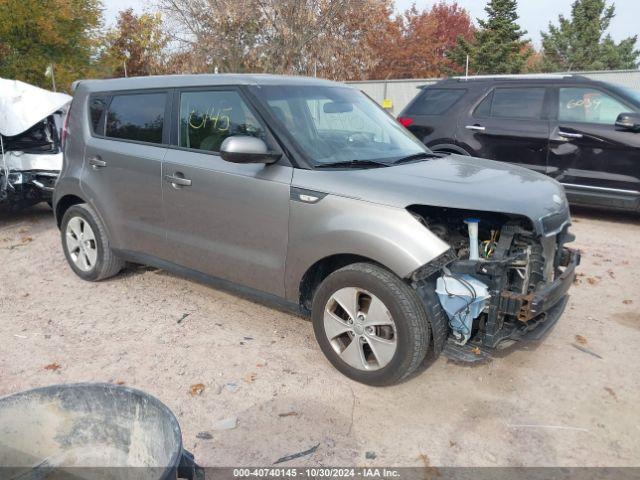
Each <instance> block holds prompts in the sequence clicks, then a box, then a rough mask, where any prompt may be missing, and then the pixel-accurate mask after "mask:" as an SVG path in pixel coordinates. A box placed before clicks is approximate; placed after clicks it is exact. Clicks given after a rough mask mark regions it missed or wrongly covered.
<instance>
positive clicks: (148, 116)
mask: <svg viewBox="0 0 640 480" xmlns="http://www.w3.org/2000/svg"><path fill="white" fill-rule="evenodd" d="M166 98H167V95H166V94H165V93H140V94H126V95H114V96H113V98H112V99H111V103H110V104H109V111H108V112H107V125H106V127H107V128H106V136H107V137H110V138H120V139H123V140H135V141H138V142H149V143H162V127H163V124H164V108H165V102H166Z"/></svg>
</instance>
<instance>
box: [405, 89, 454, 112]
mask: <svg viewBox="0 0 640 480" xmlns="http://www.w3.org/2000/svg"><path fill="white" fill-rule="evenodd" d="M465 92H466V90H462V89H452V88H426V89H424V90H423V92H422V93H421V94H420V96H419V97H418V98H417V99H416V101H415V102H413V104H412V105H411V107H409V110H407V114H409V115H441V114H443V113H445V112H446V111H447V110H449V109H450V108H451V107H453V105H455V103H456V102H457V101H458V100H460V98H462V96H463V95H464V94H465Z"/></svg>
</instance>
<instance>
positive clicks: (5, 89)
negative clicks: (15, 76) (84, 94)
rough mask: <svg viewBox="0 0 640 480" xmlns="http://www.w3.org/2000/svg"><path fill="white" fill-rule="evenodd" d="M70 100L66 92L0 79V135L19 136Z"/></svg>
mask: <svg viewBox="0 0 640 480" xmlns="http://www.w3.org/2000/svg"><path fill="white" fill-rule="evenodd" d="M70 101H71V97H70V96H69V95H67V94H66V93H56V92H50V91H49V90H44V89H42V88H39V87H34V86H33V85H29V84H28V83H24V82H20V81H18V80H6V79H4V78H0V135H4V136H5V137H13V136H15V135H19V134H21V133H22V132H25V131H26V130H28V129H29V128H31V127H32V126H34V125H35V124H36V123H38V122H39V121H41V120H42V119H44V118H46V117H48V116H49V115H51V114H52V113H54V112H55V111H57V110H60V109H61V108H62V107H64V106H65V105H66V104H67V103H69V102H70Z"/></svg>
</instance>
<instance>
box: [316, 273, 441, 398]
mask: <svg viewBox="0 0 640 480" xmlns="http://www.w3.org/2000/svg"><path fill="white" fill-rule="evenodd" d="M312 320H313V329H314V333H315V336H316V339H317V341H318V343H319V345H320V348H321V349H322V351H323V353H324V354H325V356H326V357H327V359H328V360H329V361H330V362H331V363H332V364H333V365H334V366H335V367H336V368H337V369H338V370H339V371H340V372H342V373H343V374H344V375H346V376H348V377H349V378H352V379H353V380H356V381H358V382H362V383H366V384H368V385H377V386H381V385H390V384H393V383H397V382H399V381H401V380H402V379H404V378H406V377H407V376H408V375H410V374H411V373H412V372H414V371H415V370H416V368H417V367H418V366H419V365H420V363H421V362H422V361H423V360H424V357H425V355H426V353H427V350H428V348H429V340H430V329H429V322H428V320H427V317H426V314H425V311H424V308H423V307H422V304H421V302H420V299H419V298H418V296H417V294H416V292H415V291H414V290H413V289H412V288H411V287H410V286H409V285H407V284H406V283H405V282H403V281H402V280H401V279H400V278H398V277H397V276H395V275H394V274H393V273H391V272H388V271H387V270H385V269H384V268H381V267H379V266H377V265H372V264H367V263H356V264H352V265H348V266H346V267H344V268H341V269H340V270H337V271H335V272H333V273H332V274H331V275H329V276H328V277H327V278H326V279H325V280H324V281H323V282H322V283H321V284H320V286H319V287H318V289H317V291H316V293H315V296H314V299H313V308H312Z"/></svg>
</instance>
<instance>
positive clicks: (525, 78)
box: [425, 74, 593, 87]
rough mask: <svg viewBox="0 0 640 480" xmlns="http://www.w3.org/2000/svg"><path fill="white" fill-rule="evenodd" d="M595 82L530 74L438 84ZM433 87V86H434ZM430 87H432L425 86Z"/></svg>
mask: <svg viewBox="0 0 640 480" xmlns="http://www.w3.org/2000/svg"><path fill="white" fill-rule="evenodd" d="M563 81H570V82H576V81H577V82H593V80H590V79H589V78H587V77H584V76H582V75H571V74H530V75H474V76H470V77H449V78H445V79H443V80H441V81H439V82H438V84H443V83H446V84H450V83H456V84H479V85H481V84H487V83H497V82H500V83H503V82H504V83H509V82H514V83H521V82H527V83H531V82H540V83H549V82H563ZM432 85H433V84H432ZM426 86H430V85H425V87H426Z"/></svg>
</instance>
